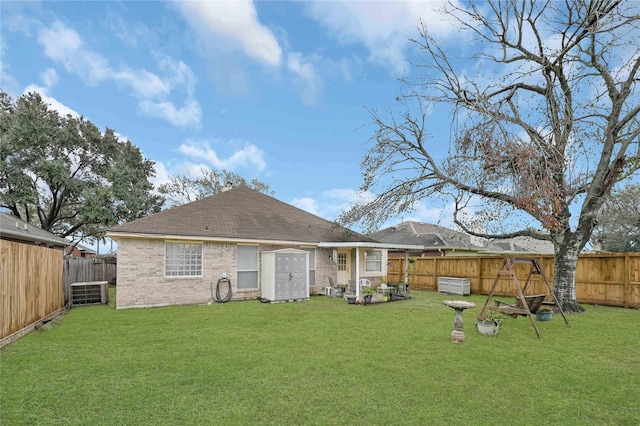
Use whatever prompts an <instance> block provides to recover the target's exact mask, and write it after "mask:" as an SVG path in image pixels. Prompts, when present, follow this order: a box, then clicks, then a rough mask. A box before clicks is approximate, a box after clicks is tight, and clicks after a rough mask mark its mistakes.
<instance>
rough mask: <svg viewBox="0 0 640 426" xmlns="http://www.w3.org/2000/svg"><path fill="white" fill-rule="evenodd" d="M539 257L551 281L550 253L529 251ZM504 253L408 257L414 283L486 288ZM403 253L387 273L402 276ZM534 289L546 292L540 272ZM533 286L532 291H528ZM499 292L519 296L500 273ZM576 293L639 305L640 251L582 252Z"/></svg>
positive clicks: (519, 272) (521, 276) (520, 268)
mask: <svg viewBox="0 0 640 426" xmlns="http://www.w3.org/2000/svg"><path fill="white" fill-rule="evenodd" d="M529 257H535V258H536V259H538V261H539V262H540V265H541V266H542V269H543V270H544V273H545V275H546V276H547V278H548V279H549V281H550V282H551V283H553V269H554V266H553V261H554V257H553V256H552V255H545V256H529ZM503 259H504V256H473V257H466V256H465V257H420V258H411V259H409V268H408V271H409V285H410V286H411V288H419V289H429V290H435V291H437V289H438V277H457V278H469V280H470V282H471V293H472V294H488V293H489V291H490V290H491V286H492V285H493V282H494V280H495V279H496V276H497V274H498V270H499V269H500V267H501V266H502V261H503ZM404 268H405V259H389V266H388V270H387V275H388V279H389V280H391V281H402V280H403V279H404ZM528 272H529V268H528V266H526V265H516V276H517V278H518V280H522V282H524V281H525V280H526V278H527V274H528ZM532 282H533V284H534V285H533V286H531V287H530V288H531V294H535V293H537V292H539V293H544V292H545V287H544V282H543V281H542V280H541V277H539V276H534V277H533V279H532ZM528 292H529V291H528ZM496 294H500V295H504V296H515V287H514V285H513V284H512V282H511V280H508V279H506V278H501V280H500V283H499V285H498V288H497V290H496ZM576 298H577V300H578V302H579V303H590V304H601V305H611V306H623V307H625V308H640V253H607V254H584V255H580V257H579V259H578V265H577V268H576Z"/></svg>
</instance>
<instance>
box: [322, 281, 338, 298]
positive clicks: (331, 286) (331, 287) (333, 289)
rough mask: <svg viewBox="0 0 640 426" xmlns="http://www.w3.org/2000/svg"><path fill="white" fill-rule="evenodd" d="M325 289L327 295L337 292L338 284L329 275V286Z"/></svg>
mask: <svg viewBox="0 0 640 426" xmlns="http://www.w3.org/2000/svg"><path fill="white" fill-rule="evenodd" d="M324 291H325V294H326V295H327V296H332V295H335V294H336V284H335V283H334V282H333V277H329V287H325V288H324Z"/></svg>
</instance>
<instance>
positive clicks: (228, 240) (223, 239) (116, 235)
mask: <svg viewBox="0 0 640 426" xmlns="http://www.w3.org/2000/svg"><path fill="white" fill-rule="evenodd" d="M107 237H109V238H112V239H114V240H116V241H118V239H119V238H136V239H145V240H179V241H210V242H218V243H237V244H271V245H298V246H309V247H315V246H317V245H318V243H315V242H311V241H289V240H251V239H246V238H228V237H204V236H201V235H172V234H141V233H134V232H126V233H124V232H107Z"/></svg>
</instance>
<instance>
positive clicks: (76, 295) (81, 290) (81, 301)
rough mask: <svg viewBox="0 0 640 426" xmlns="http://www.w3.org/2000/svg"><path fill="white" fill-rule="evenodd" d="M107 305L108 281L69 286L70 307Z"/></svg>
mask: <svg viewBox="0 0 640 426" xmlns="http://www.w3.org/2000/svg"><path fill="white" fill-rule="evenodd" d="M107 303H109V282H108V281H89V282H84V283H73V284H71V306H83V305H106V304H107Z"/></svg>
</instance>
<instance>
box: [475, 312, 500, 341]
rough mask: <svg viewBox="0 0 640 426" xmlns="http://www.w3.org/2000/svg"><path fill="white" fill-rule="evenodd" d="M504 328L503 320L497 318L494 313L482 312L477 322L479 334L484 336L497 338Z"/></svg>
mask: <svg viewBox="0 0 640 426" xmlns="http://www.w3.org/2000/svg"><path fill="white" fill-rule="evenodd" d="M500 326H502V318H498V317H495V316H494V315H493V311H492V310H490V309H487V310H486V311H482V312H481V313H480V315H478V318H477V320H476V328H477V329H478V332H479V333H480V334H482V335H484V336H495V335H496V334H498V331H500Z"/></svg>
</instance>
